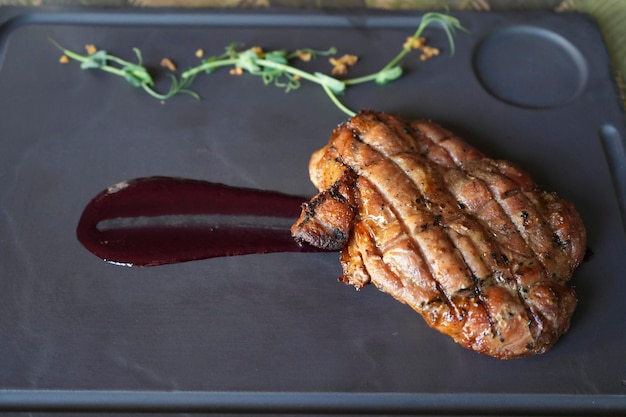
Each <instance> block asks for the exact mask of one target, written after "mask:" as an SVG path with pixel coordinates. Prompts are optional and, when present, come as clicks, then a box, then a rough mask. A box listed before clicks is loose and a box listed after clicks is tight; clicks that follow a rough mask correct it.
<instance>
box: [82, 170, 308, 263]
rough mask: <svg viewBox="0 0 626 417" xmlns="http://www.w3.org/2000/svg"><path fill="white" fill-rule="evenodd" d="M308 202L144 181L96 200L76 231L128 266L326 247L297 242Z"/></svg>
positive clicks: (177, 181) (207, 185) (198, 184)
mask: <svg viewBox="0 0 626 417" xmlns="http://www.w3.org/2000/svg"><path fill="white" fill-rule="evenodd" d="M305 200H306V198H304V197H297V196H291V195H286V194H282V193H279V192H274V191H262V190H255V189H250V188H237V187H231V186H228V185H224V184H217V183H211V182H206V181H199V180H190V179H183V178H172V177H148V178H138V179H134V180H131V181H125V182H122V183H119V184H117V185H114V186H112V187H109V188H108V189H106V190H104V191H102V192H101V193H100V194H98V195H97V196H96V197H94V198H93V200H91V201H90V202H89V204H88V205H87V207H85V209H84V211H83V214H82V216H81V218H80V221H79V223H78V227H77V230H76V235H77V237H78V240H79V241H80V243H82V245H83V246H84V247H85V248H86V249H87V250H89V251H90V252H92V253H93V254H94V255H96V256H98V257H100V258H102V259H104V260H105V261H107V262H111V263H114V264H120V265H126V266H156V265H164V264H172V263H179V262H187V261H193V260H199V259H208V258H215V257H222V256H235V255H246V254H262V253H271V252H313V251H319V250H318V249H316V248H314V247H312V246H308V245H303V246H301V245H298V244H297V243H296V242H295V241H294V240H293V238H292V237H291V233H290V231H289V228H290V225H291V224H293V222H294V221H295V219H296V218H297V217H298V215H299V214H300V207H301V205H302V203H303V202H304V201H305Z"/></svg>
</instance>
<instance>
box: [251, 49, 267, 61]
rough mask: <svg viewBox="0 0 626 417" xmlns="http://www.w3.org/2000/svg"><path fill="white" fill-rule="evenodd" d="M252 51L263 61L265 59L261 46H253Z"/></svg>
mask: <svg viewBox="0 0 626 417" xmlns="http://www.w3.org/2000/svg"><path fill="white" fill-rule="evenodd" d="M250 50H251V51H252V52H254V53H255V54H257V56H258V57H259V58H261V59H263V57H265V52H264V51H263V48H261V47H260V46H253V47H252V48H250Z"/></svg>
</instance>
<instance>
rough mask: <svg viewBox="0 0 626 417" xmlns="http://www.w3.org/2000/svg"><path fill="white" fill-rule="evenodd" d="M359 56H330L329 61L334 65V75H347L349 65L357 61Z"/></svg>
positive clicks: (332, 72)
mask: <svg viewBox="0 0 626 417" xmlns="http://www.w3.org/2000/svg"><path fill="white" fill-rule="evenodd" d="M358 60H359V57H358V56H356V55H348V54H346V55H344V56H342V57H341V58H338V59H337V58H330V59H329V60H328V61H329V62H330V63H331V64H332V65H333V70H332V71H331V74H332V75H345V74H347V73H348V67H351V66H353V65H354V64H356V63H357V61H358Z"/></svg>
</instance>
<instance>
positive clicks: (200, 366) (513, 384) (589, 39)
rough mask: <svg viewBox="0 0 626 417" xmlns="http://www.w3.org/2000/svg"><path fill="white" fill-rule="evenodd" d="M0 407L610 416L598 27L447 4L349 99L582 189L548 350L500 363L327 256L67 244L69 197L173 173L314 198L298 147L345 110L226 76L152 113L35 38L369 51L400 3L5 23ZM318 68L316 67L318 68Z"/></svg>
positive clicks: (69, 15)
mask: <svg viewBox="0 0 626 417" xmlns="http://www.w3.org/2000/svg"><path fill="white" fill-rule="evenodd" d="M0 16H1V17H2V22H3V24H2V26H0V36H1V38H0V59H1V61H0V65H1V66H0V126H1V132H2V133H1V135H0V166H1V167H2V169H1V171H0V410H4V411H9V410H13V411H17V410H22V411H67V412H72V411H74V412H77V411H94V412H98V411H100V412H104V411H116V412H122V411H151V412H159V411H161V412H177V411H179V412H192V411H206V412H247V413H254V412H266V413H267V412H270V413H278V412H289V413H355V414H363V413H411V414H435V415H442V414H489V413H491V414H499V415H504V414H521V413H524V414H559V413H560V414H587V415H600V414H615V415H617V414H623V413H625V412H626V399H625V398H626V397H625V396H624V395H625V394H626V354H625V353H626V320H625V319H624V317H625V316H624V303H623V299H624V296H625V295H626V280H625V279H624V271H626V240H625V233H624V230H625V229H624V216H623V215H624V213H625V212H626V209H625V201H626V192H625V190H626V186H625V180H624V179H625V178H626V172H625V166H626V165H625V164H626V159H625V157H624V138H625V137H626V136H625V127H624V118H623V113H622V110H621V108H620V104H619V97H618V95H617V93H616V89H615V86H614V84H613V81H612V77H611V73H610V64H609V60H608V57H607V53H606V51H605V48H604V46H603V42H602V38H601V35H600V33H599V31H598V28H597V27H596V25H595V24H594V23H593V22H592V21H591V20H590V19H589V18H587V17H585V16H582V15H576V14H569V13H568V14H551V13H511V14H500V13H489V14H474V13H462V14H458V16H459V18H460V19H461V20H462V22H463V24H464V25H465V26H466V27H467V28H468V29H469V33H467V34H460V35H459V36H458V38H457V52H456V54H455V55H454V57H452V58H450V57H448V56H445V55H446V52H447V47H446V41H445V36H444V33H443V32H442V31H441V30H438V29H433V30H429V31H428V32H427V36H428V37H429V39H430V41H431V44H433V45H435V46H440V47H441V48H442V49H443V50H444V56H441V57H439V58H437V59H434V60H431V61H429V62H427V63H425V64H421V63H420V62H419V59H418V57H417V55H415V56H413V57H412V58H411V59H409V60H408V61H407V63H406V69H407V73H406V76H405V77H403V78H402V79H400V80H397V81H396V82H394V83H392V84H389V85H386V86H383V87H378V86H374V85H368V86H361V87H354V88H353V89H351V90H349V91H348V93H347V95H346V96H345V97H344V101H345V103H346V104H347V105H349V106H351V107H353V108H355V109H358V108H374V109H378V110H384V111H387V112H392V113H398V114H401V115H403V116H405V117H407V118H417V117H429V118H432V119H434V120H436V121H439V122H440V123H442V124H444V125H446V126H448V127H450V128H451V129H453V130H455V131H457V132H458V133H460V134H462V135H463V136H465V137H466V138H467V139H468V140H470V141H471V142H472V143H474V144H475V145H476V146H478V147H479V148H480V149H482V150H484V151H485V152H487V153H489V154H490V155H492V156H494V157H501V158H506V159H510V160H513V161H515V162H517V163H519V164H520V165H522V166H524V167H525V168H526V169H527V170H528V171H530V172H531V173H532V175H533V176H534V177H535V178H536V180H537V181H538V182H540V183H542V184H544V185H545V186H546V187H547V188H549V189H553V190H557V191H558V192H559V193H560V194H562V195H563V196H564V197H566V198H567V199H569V200H571V201H573V202H575V203H576V205H577V206H578V208H579V209H580V212H581V213H582V216H583V217H584V220H585V222H586V225H587V228H588V233H589V247H590V249H591V250H592V251H593V253H594V255H593V256H592V257H591V258H590V259H589V260H588V261H587V262H585V263H584V265H582V267H581V268H580V269H579V270H578V271H577V272H576V274H575V276H574V278H573V283H574V285H575V286H576V289H577V292H578V294H579V298H580V305H579V308H578V310H577V311H576V313H575V315H574V317H573V323H572V327H571V330H570V331H569V333H567V334H566V335H565V336H564V337H563V338H562V340H561V341H560V342H559V343H558V344H557V345H556V347H555V348H554V349H553V350H552V351H550V352H549V353H547V354H545V355H542V356H538V357H532V358H527V359H523V360H516V361H508V362H502V361H498V360H495V359H491V358H488V357H483V356H480V355H478V354H475V353H473V352H471V351H468V350H465V349H462V348H460V347H459V346H457V345H455V344H454V343H453V342H451V340H450V339H449V338H447V337H445V336H442V335H440V334H439V333H437V332H435V331H433V330H430V329H429V328H427V326H426V325H425V324H424V322H423V321H422V319H421V318H420V317H419V315H417V314H415V313H413V312H412V311H411V310H410V309H409V308H408V307H406V306H404V305H401V304H399V303H397V302H395V301H393V300H392V299H391V298H390V297H389V296H387V295H384V294H382V293H380V292H378V291H377V290H376V289H374V288H366V289H364V290H363V291H360V292H356V291H354V289H353V288H351V287H348V286H345V285H343V284H339V283H337V282H336V278H337V277H338V276H339V274H340V266H339V262H338V259H337V255H336V254H333V253H330V254H298V253H291V254H272V255H250V256H242V257H236V258H221V259H211V260H206V261H199V262H191V263H186V264H179V265H169V266H163V267H158V268H146V269H132V268H124V267H119V266H114V265H110V264H106V263H104V262H102V261H101V260H100V259H98V258H96V257H95V256H93V255H91V254H90V253H88V252H87V251H86V250H85V249H84V248H83V247H82V246H81V245H80V244H79V243H78V242H77V240H76V238H75V234H74V231H75V227H76V223H77V221H78V218H79V216H80V214H81V212H82V209H83V208H84V206H85V204H86V203H87V202H88V201H89V199H91V198H92V197H93V196H94V195H95V194H96V193H98V192H99V191H100V190H102V189H104V188H105V187H107V186H109V185H112V184H115V183H117V182H119V181H122V180H127V179H131V178H135V177H144V176H151V175H169V176H180V177H187V178H197V179H205V180H209V181H215V182H223V183H227V184H230V185H235V186H247V187H254V188H260V189H271V190H279V191H282V192H286V193H290V194H298V195H304V196H307V195H312V194H313V193H314V189H313V187H312V186H311V185H310V183H309V179H308V174H307V162H308V158H309V155H310V153H311V152H312V151H313V150H315V149H317V148H319V147H320V146H322V145H323V144H324V143H325V142H326V141H327V139H328V136H329V134H330V131H331V130H332V128H333V127H334V126H335V125H336V124H337V123H340V122H341V121H342V120H344V119H345V116H344V115H343V114H342V113H340V112H339V111H338V110H336V109H335V108H334V107H333V106H332V105H331V103H330V102H329V101H328V99H327V98H326V96H325V95H324V93H323V91H322V90H321V89H319V88H317V87H316V86H312V85H307V84H305V85H303V87H302V88H301V90H299V91H297V92H292V93H289V94H285V93H284V92H282V91H281V90H279V89H276V88H273V87H266V86H264V85H263V84H262V82H261V81H260V80H259V79H257V78H253V77H250V76H243V77H240V78H236V79H233V78H232V77H231V76H230V75H228V73H227V71H219V72H217V73H214V74H212V75H211V76H207V77H201V78H199V79H198V80H197V82H196V84H195V85H194V87H195V88H196V89H197V90H198V91H199V92H200V93H201V94H202V96H203V100H202V101H200V102H197V101H194V100H192V99H191V98H189V97H178V98H175V99H173V100H171V101H168V102H166V103H165V104H162V103H160V102H159V101H157V100H154V99H152V98H150V97H148V96H147V95H145V94H143V93H142V92H141V91H139V90H135V89H132V88H131V87H129V86H128V85H126V84H125V83H124V82H123V81H121V80H119V79H115V78H114V77H112V76H110V75H108V74H104V73H87V72H81V71H80V70H79V69H78V66H77V65H72V66H63V65H60V64H59V63H58V58H59V52H58V51H57V50H56V49H55V48H54V47H53V46H52V45H51V43H50V42H49V39H50V38H51V39H54V40H56V41H57V42H59V43H61V44H62V45H65V46H66V47H68V48H71V49H74V50H79V49H82V47H83V45H85V44H87V43H93V44H95V45H97V46H99V47H100V48H104V49H107V50H109V51H111V52H114V53H116V54H118V55H122V56H125V57H127V58H132V57H133V55H132V52H131V48H132V47H135V46H136V47H139V48H141V49H142V50H143V53H144V58H145V60H146V62H148V63H154V64H155V66H158V62H159V61H160V59H161V58H162V57H163V56H168V57H170V58H172V59H173V60H175V61H176V62H177V63H178V65H179V67H186V66H191V65H194V64H195V63H196V62H197V59H196V58H195V57H194V51H195V50H196V49H197V48H204V49H205V51H207V53H211V54H217V53H220V52H221V51H222V50H223V48H224V47H225V46H226V45H228V44H229V43H230V42H232V41H235V40H236V41H242V42H244V43H245V44H246V45H249V46H252V45H257V44H258V45H262V46H264V47H266V48H268V49H270V48H283V47H284V48H298V47H312V48H318V49H325V48H327V47H329V46H332V45H334V46H336V47H337V48H339V51H340V52H341V53H344V52H345V53H354V54H357V55H359V56H361V57H362V59H361V62H360V63H359V64H358V66H357V67H356V68H355V69H354V72H353V75H358V74H361V73H362V74H365V73H369V72H371V71H372V70H375V69H378V68H379V67H380V66H382V65H383V64H384V63H386V62H387V61H388V60H389V59H390V58H391V57H392V56H393V55H395V53H396V51H397V50H398V48H399V47H400V45H401V44H402V43H403V42H404V39H405V37H406V36H408V35H409V34H410V33H412V32H413V30H414V28H415V27H416V26H417V23H418V18H419V14H418V13H398V14H386V13H385V14H340V13H324V12H302V13H300V12H298V13H296V12H285V11H271V10H270V11H263V12H249V11H245V12H234V11H231V12H217V11H216V12H213V11H193V12H187V11H162V10H132V11H127V10H124V11H114V10H108V11H92V10H44V9H42V10H36V9H5V10H3V11H2V14H0ZM312 65H313V67H314V68H318V69H322V70H324V71H327V70H328V69H329V68H328V66H327V64H326V63H325V60H324V59H320V60H318V61H317V62H315V63H314V64H312Z"/></svg>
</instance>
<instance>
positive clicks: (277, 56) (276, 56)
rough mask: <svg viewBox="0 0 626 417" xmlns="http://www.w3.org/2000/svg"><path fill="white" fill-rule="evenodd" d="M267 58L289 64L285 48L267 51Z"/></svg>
mask: <svg viewBox="0 0 626 417" xmlns="http://www.w3.org/2000/svg"><path fill="white" fill-rule="evenodd" d="M265 59H267V60H268V61H272V62H277V63H279V64H285V65H287V64H288V60H287V51H285V50H280V51H271V52H266V53H265Z"/></svg>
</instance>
